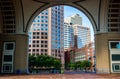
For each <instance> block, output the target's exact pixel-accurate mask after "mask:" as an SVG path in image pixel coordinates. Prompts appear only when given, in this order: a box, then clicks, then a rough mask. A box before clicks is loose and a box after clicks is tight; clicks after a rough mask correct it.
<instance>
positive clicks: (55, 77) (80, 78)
mask: <svg viewBox="0 0 120 79" xmlns="http://www.w3.org/2000/svg"><path fill="white" fill-rule="evenodd" d="M0 79H120V74H102V75H98V74H39V75H1V76H0Z"/></svg>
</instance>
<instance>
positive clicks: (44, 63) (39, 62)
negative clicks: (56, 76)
mask: <svg viewBox="0 0 120 79" xmlns="http://www.w3.org/2000/svg"><path fill="white" fill-rule="evenodd" d="M31 66H32V67H33V68H34V67H37V68H42V67H45V68H51V67H54V68H57V69H60V68H61V62H60V60H59V59H56V58H54V57H50V56H47V55H37V56H31V55H30V56H29V67H31Z"/></svg>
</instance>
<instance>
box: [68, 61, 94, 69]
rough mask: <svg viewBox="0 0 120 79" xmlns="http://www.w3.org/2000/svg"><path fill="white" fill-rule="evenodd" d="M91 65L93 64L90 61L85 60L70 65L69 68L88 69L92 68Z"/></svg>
mask: <svg viewBox="0 0 120 79" xmlns="http://www.w3.org/2000/svg"><path fill="white" fill-rule="evenodd" d="M91 65H92V63H91V62H90V61H88V60H83V61H78V62H75V63H69V64H68V67H69V68H70V69H77V68H80V69H86V68H89V67H91Z"/></svg>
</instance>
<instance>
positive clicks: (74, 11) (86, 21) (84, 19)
mask: <svg viewBox="0 0 120 79" xmlns="http://www.w3.org/2000/svg"><path fill="white" fill-rule="evenodd" d="M73 14H79V15H80V16H81V17H82V24H83V26H87V27H90V30H91V41H94V31H93V27H92V24H91V22H90V20H89V19H88V17H87V16H86V15H85V14H84V13H83V12H82V11H80V10H78V9H76V8H74V7H71V6H64V18H66V17H69V16H72V15H73Z"/></svg>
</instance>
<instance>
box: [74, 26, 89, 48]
mask: <svg viewBox="0 0 120 79" xmlns="http://www.w3.org/2000/svg"><path fill="white" fill-rule="evenodd" d="M73 28H74V38H75V47H77V48H82V47H84V46H85V45H86V44H89V43H90V42H91V39H90V28H89V27H85V26H82V25H77V24H75V25H73Z"/></svg>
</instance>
